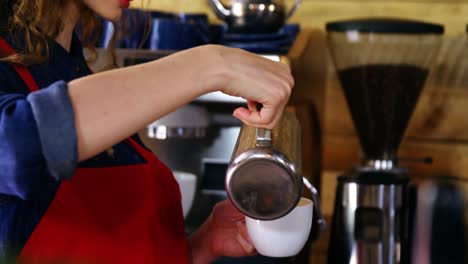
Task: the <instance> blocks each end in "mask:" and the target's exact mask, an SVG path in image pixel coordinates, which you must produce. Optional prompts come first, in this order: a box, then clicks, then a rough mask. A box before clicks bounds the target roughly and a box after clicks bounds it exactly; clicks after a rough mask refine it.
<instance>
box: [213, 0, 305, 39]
mask: <svg viewBox="0 0 468 264" xmlns="http://www.w3.org/2000/svg"><path fill="white" fill-rule="evenodd" d="M208 2H209V3H210V5H211V8H212V9H213V11H214V12H215V13H216V15H217V16H218V18H220V19H221V20H224V21H225V22H226V24H227V25H228V30H229V32H231V33H259V34H261V33H275V32H278V30H279V29H280V28H281V27H282V26H283V25H284V23H285V22H286V20H288V19H289V18H290V17H291V16H292V15H293V14H294V12H295V11H296V9H297V7H298V6H299V4H300V3H301V0H296V1H295V3H294V5H293V6H292V8H291V9H290V10H289V11H286V6H285V4H284V0H231V4H230V6H225V5H224V4H223V3H222V2H221V1H220V0H208Z"/></svg>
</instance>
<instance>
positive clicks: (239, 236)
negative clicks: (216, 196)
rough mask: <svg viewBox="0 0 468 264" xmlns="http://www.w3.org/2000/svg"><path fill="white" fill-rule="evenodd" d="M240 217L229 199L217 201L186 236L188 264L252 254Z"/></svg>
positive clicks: (242, 219) (241, 217)
mask: <svg viewBox="0 0 468 264" xmlns="http://www.w3.org/2000/svg"><path fill="white" fill-rule="evenodd" d="M244 219H245V216H244V215H243V214H241V213H240V212H239V211H238V210H237V209H236V208H235V207H234V206H233V205H232V203H231V202H230V201H229V200H226V201H223V202H220V203H218V204H217V205H216V206H215V207H214V209H213V212H212V213H211V215H210V217H209V218H208V220H207V221H206V222H205V223H204V224H203V225H202V226H201V227H200V229H199V230H197V231H196V232H195V233H194V234H193V235H192V236H191V237H190V238H189V247H190V250H191V255H192V263H194V264H196V263H210V262H211V261H213V260H215V259H216V258H218V257H221V256H226V257H243V256H250V255H253V254H255V248H254V246H253V245H252V242H251V241H250V238H249V235H248V233H247V229H246V226H245V222H244Z"/></svg>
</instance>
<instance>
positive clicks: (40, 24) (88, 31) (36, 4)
mask: <svg viewBox="0 0 468 264" xmlns="http://www.w3.org/2000/svg"><path fill="white" fill-rule="evenodd" d="M71 1H74V2H76V3H77V4H78V6H79V7H80V14H81V20H80V28H81V36H80V38H81V39H82V41H83V46H84V47H85V48H90V49H92V50H93V49H94V44H95V43H96V42H97V41H98V36H99V32H98V31H99V30H100V25H101V23H99V20H98V18H97V16H96V15H95V14H94V12H93V11H91V10H90V9H89V8H87V7H86V6H84V5H83V4H82V3H81V1H79V0H0V7H1V8H2V9H4V10H7V12H4V13H6V14H7V16H8V20H7V23H8V24H7V27H6V28H3V31H4V32H2V33H4V34H5V33H6V34H7V33H9V32H12V31H13V32H21V34H22V38H23V36H24V43H25V47H24V50H20V51H18V53H17V54H14V55H12V56H8V57H4V58H1V59H0V60H1V61H6V62H10V63H16V64H24V65H31V64H38V63H43V62H45V61H46V60H47V59H48V56H49V43H50V41H51V40H54V39H55V38H56V37H57V36H58V35H59V34H60V32H61V31H62V29H63V21H62V18H61V16H59V15H57V14H62V13H63V12H64V10H65V8H66V7H67V5H68V4H70V2H71ZM5 31H6V32H5Z"/></svg>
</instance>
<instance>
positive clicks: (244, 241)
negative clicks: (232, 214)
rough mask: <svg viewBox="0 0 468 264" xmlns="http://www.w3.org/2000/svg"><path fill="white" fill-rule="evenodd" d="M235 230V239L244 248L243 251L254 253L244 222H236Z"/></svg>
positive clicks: (248, 253) (249, 253)
mask: <svg viewBox="0 0 468 264" xmlns="http://www.w3.org/2000/svg"><path fill="white" fill-rule="evenodd" d="M237 231H238V234H237V241H238V242H239V244H240V245H241V247H242V248H243V249H244V251H245V253H246V254H247V255H255V254H256V250H255V247H254V245H253V243H252V241H251V240H250V236H249V234H248V232H247V227H246V226H245V223H242V222H237Z"/></svg>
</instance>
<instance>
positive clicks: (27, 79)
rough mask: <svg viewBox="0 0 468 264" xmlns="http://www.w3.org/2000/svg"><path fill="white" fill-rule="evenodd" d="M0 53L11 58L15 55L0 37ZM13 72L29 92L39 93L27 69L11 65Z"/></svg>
mask: <svg viewBox="0 0 468 264" xmlns="http://www.w3.org/2000/svg"><path fill="white" fill-rule="evenodd" d="M0 51H1V52H2V55H4V56H11V55H14V54H15V53H16V51H15V50H14V49H13V48H12V47H11V46H10V44H8V42H6V40H5V39H3V38H1V37H0ZM13 68H14V69H15V71H16V72H17V73H18V74H19V76H20V77H21V79H22V80H23V81H24V83H25V84H26V86H27V87H28V89H29V91H31V92H35V91H39V86H37V83H36V81H35V80H34V78H33V76H32V75H31V73H30V72H29V70H28V68H26V67H25V66H22V65H13Z"/></svg>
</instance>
